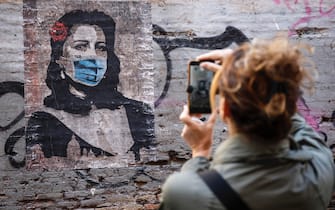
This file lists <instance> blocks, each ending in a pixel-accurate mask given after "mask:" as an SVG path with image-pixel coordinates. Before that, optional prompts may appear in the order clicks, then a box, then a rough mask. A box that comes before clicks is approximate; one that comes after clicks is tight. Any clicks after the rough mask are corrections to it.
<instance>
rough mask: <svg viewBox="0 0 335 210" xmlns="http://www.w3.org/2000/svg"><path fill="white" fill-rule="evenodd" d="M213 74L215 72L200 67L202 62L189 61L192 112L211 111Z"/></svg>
mask: <svg viewBox="0 0 335 210" xmlns="http://www.w3.org/2000/svg"><path fill="white" fill-rule="evenodd" d="M207 62H208V61H207ZM213 75H214V73H213V72H211V71H208V70H206V69H203V68H202V67H200V62H198V61H191V62H190V63H189V75H188V76H189V78H188V79H189V80H188V81H189V84H188V85H189V88H188V90H189V91H188V92H189V96H188V97H189V98H188V99H189V100H188V104H189V110H190V113H211V106H210V100H209V91H210V87H211V82H212V79H213Z"/></svg>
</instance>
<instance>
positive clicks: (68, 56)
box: [59, 25, 107, 86]
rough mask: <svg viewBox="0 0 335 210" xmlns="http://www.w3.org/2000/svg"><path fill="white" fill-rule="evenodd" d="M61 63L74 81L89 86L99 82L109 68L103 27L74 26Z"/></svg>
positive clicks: (66, 42) (65, 45) (65, 44)
mask: <svg viewBox="0 0 335 210" xmlns="http://www.w3.org/2000/svg"><path fill="white" fill-rule="evenodd" d="M59 63H60V64H62V65H63V66H64V67H65V72H64V73H65V74H66V75H68V76H69V77H70V78H71V79H72V80H73V81H75V82H78V83H81V84H84V85H87V86H96V85H97V84H99V82H100V81H101V79H102V78H103V76H104V74H105V72H106V70H107V48H106V38H105V35H104V33H103V31H102V29H101V28H99V27H98V26H95V25H75V26H73V27H72V29H71V35H70V36H69V37H68V38H67V40H66V41H65V43H64V47H63V56H62V57H61V58H60V61H59Z"/></svg>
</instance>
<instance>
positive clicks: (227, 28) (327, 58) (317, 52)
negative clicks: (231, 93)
mask: <svg viewBox="0 0 335 210" xmlns="http://www.w3.org/2000/svg"><path fill="white" fill-rule="evenodd" d="M0 24H1V28H0V37H1V42H0V62H1V64H2V65H1V67H0V108H1V112H0V148H1V150H0V178H1V182H0V209H85V208H97V209H100V208H101V209H157V207H158V203H159V196H160V192H161V185H162V183H163V182H164V180H165V179H166V177H167V176H168V175H169V174H171V173H173V172H174V171H178V170H179V169H180V167H181V165H182V164H183V163H184V162H185V161H186V160H188V159H189V158H190V157H191V153H190V150H189V148H188V147H187V145H186V144H185V143H184V141H183V140H182V139H181V137H180V133H181V130H182V127H183V125H182V124H181V122H180V121H179V119H178V118H179V114H180V112H181V110H182V106H183V105H184V104H186V102H187V96H186V87H187V63H188V61H189V60H191V59H192V58H194V57H196V56H197V55H199V54H202V53H204V52H208V51H210V50H214V49H222V48H225V47H234V46H236V45H239V44H241V43H243V42H245V41H248V40H253V39H255V38H272V37H274V36H275V35H277V34H279V33H284V34H288V36H289V37H290V39H291V40H293V41H296V42H301V43H307V44H309V45H311V46H312V47H313V48H314V54H313V55H311V56H310V58H311V60H312V61H314V63H315V66H316V68H317V70H318V73H319V75H318V80H317V83H316V90H315V93H314V94H313V95H309V94H308V93H304V94H303V96H302V97H301V99H300V100H299V102H298V108H299V111H300V113H302V114H303V115H304V117H305V118H306V120H307V122H308V123H309V124H310V125H312V126H313V128H314V129H316V130H317V131H319V132H320V134H321V135H323V136H324V138H325V140H327V144H328V145H329V147H330V148H334V147H335V137H334V136H335V128H334V127H335V121H334V118H335V93H334V90H335V87H334V83H333V80H334V78H335V59H334V58H335V27H334V25H335V2H334V1H333V0H315V1H311V0H305V1H298V0H259V1H243V0H235V1H228V0H209V1H203V0H183V1H182V0H151V1H139V0H138V1H111V0H79V1H78V0H70V1H64V0H55V1H44V0H0ZM83 75H84V76H83ZM71 81H72V82H71ZM73 81H74V82H73ZM225 131H226V130H225V125H224V124H222V123H218V125H217V126H216V128H215V133H214V135H215V141H214V145H215V147H216V146H217V145H218V144H219V143H220V142H222V141H224V139H225V138H226V132H225ZM332 206H335V205H333V204H332V203H331V204H330V207H329V209H333V208H334V209H335V207H333V208H332Z"/></svg>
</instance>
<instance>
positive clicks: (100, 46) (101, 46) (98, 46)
mask: <svg viewBox="0 0 335 210" xmlns="http://www.w3.org/2000/svg"><path fill="white" fill-rule="evenodd" d="M95 48H96V49H97V50H99V51H103V52H104V51H107V47H106V44H105V43H97V44H96V45H95Z"/></svg>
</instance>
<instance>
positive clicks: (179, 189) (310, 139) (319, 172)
mask: <svg viewBox="0 0 335 210" xmlns="http://www.w3.org/2000/svg"><path fill="white" fill-rule="evenodd" d="M292 122H293V126H292V129H291V132H290V136H289V137H288V138H287V139H285V140H284V141H282V142H280V144H278V145H271V146H269V145H264V144H261V143H258V142H257V141H252V140H250V141H249V140H247V139H246V138H245V137H244V136H243V135H236V136H233V137H230V138H228V139H227V140H226V141H224V142H223V143H222V144H221V145H220V146H219V147H218V148H217V150H216V152H215V154H214V156H213V161H209V160H208V159H206V158H203V157H197V158H192V159H190V160H188V161H187V162H186V163H185V164H184V165H183V167H182V169H181V172H178V173H174V174H172V175H171V176H170V177H169V178H168V179H167V180H166V182H165V184H164V185H163V188H162V190H163V193H162V202H163V203H164V205H163V206H162V209H164V210H198V209H203V210H206V209H211V210H214V209H220V210H224V209H226V208H225V207H224V206H223V205H222V204H221V203H220V201H219V200H218V199H217V198H216V197H215V196H214V194H213V193H212V192H211V190H210V189H209V188H208V187H207V185H205V184H204V182H203V181H202V180H201V179H200V178H199V177H198V175H197V173H196V172H197V171H199V170H206V169H208V168H214V169H216V170H217V171H218V172H219V173H220V174H221V175H222V176H223V177H224V178H225V179H226V180H227V181H228V183H229V184H230V185H231V186H232V188H233V189H234V190H235V191H236V192H238V194H239V195H240V196H241V198H242V200H244V201H245V202H246V203H247V205H248V206H249V207H250V208H251V209H254V210H300V209H301V210H325V209H327V206H328V204H329V202H330V199H331V196H332V193H333V190H334V182H335V180H334V177H335V176H334V174H335V168H334V162H333V155H332V152H331V151H330V149H329V148H328V147H327V146H326V144H325V143H324V142H323V141H322V140H321V138H320V136H319V135H318V134H317V133H316V132H315V131H314V130H313V129H312V128H311V127H310V126H309V125H307V124H306V122H305V120H304V119H303V118H302V117H301V116H299V115H295V116H294V117H292Z"/></svg>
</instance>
